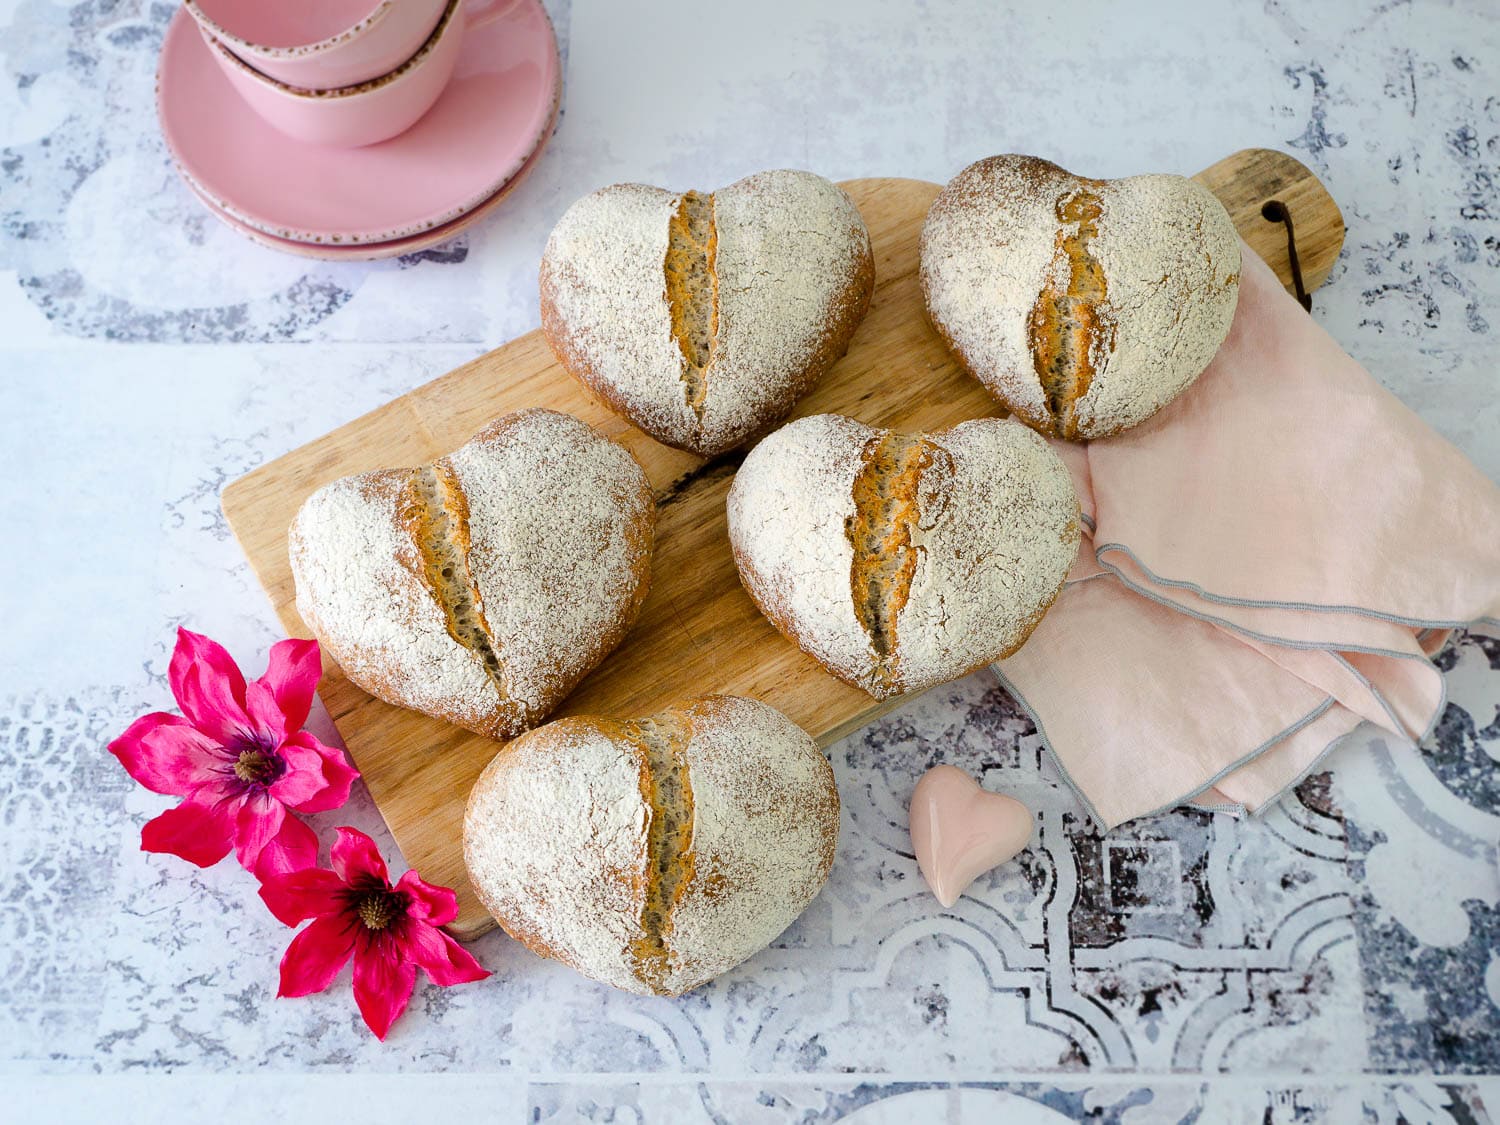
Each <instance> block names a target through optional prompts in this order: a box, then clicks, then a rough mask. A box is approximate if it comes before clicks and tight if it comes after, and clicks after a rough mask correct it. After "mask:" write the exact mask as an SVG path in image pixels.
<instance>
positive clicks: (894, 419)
mask: <svg viewBox="0 0 1500 1125" xmlns="http://www.w3.org/2000/svg"><path fill="white" fill-rule="evenodd" d="M1198 178H1199V179H1201V180H1202V181H1203V182H1204V183H1205V184H1206V185H1207V186H1209V187H1210V188H1212V189H1213V190H1214V192H1215V193H1216V194H1217V195H1218V196H1219V197H1220V198H1221V199H1222V200H1223V201H1224V203H1225V205H1226V206H1227V207H1228V209H1229V213H1230V216H1231V217H1232V218H1233V219H1234V222H1235V226H1236V227H1237V228H1238V229H1239V231H1240V233H1241V235H1243V236H1244V238H1245V240H1246V241H1247V242H1249V243H1250V245H1251V246H1253V247H1254V248H1255V249H1256V251H1257V252H1258V253H1260V254H1261V255H1262V256H1263V257H1264V258H1265V259H1266V260H1267V261H1268V262H1269V263H1271V265H1272V266H1273V267H1274V268H1275V269H1276V271H1277V273H1278V274H1279V275H1280V276H1281V278H1282V280H1283V282H1284V283H1288V284H1289V273H1288V270H1287V258H1286V234H1285V228H1284V227H1282V226H1281V225H1279V224H1273V223H1271V222H1268V221H1267V220H1266V219H1264V218H1263V217H1262V216H1261V207H1262V206H1263V205H1264V204H1265V203H1266V202H1268V201H1270V200H1272V199H1280V200H1282V201H1283V202H1285V203H1286V205H1287V206H1288V207H1289V208H1290V209H1291V210H1292V214H1293V218H1294V221H1295V223H1296V228H1297V234H1298V239H1297V241H1298V249H1299V252H1300V257H1301V261H1302V268H1303V275H1304V278H1305V279H1306V281H1307V284H1308V285H1309V287H1311V286H1312V285H1314V284H1316V283H1318V282H1321V281H1322V280H1323V279H1324V278H1326V277H1327V276H1328V271H1329V269H1331V268H1332V265H1333V262H1334V259H1335V258H1336V257H1337V256H1338V251H1339V247H1340V246H1341V244H1342V242H1343V219H1342V217H1341V216H1340V215H1339V212H1338V208H1337V207H1336V206H1335V205H1334V202H1333V200H1332V198H1330V197H1329V195H1328V193H1327V192H1326V191H1324V190H1323V187H1322V185H1321V184H1320V183H1319V182H1318V181H1317V179H1316V178H1315V177H1314V176H1313V175H1312V173H1311V172H1309V171H1308V170H1307V169H1306V168H1304V167H1303V166H1302V165H1301V164H1299V163H1297V162H1296V161H1295V160H1293V159H1292V158H1291V157H1288V156H1286V155H1284V154H1282V153H1276V152H1270V151H1268V150H1264V149H1257V150H1247V151H1245V152H1241V153H1236V154H1235V155H1234V156H1231V157H1229V158H1227V159H1226V160H1223V161H1220V162H1219V163H1218V164H1215V165H1214V166H1213V167H1212V168H1210V169H1208V170H1207V171H1205V172H1203V173H1202V174H1201V175H1200V176H1199V177H1198ZM844 187H845V188H846V189H847V190H848V191H849V193H850V194H851V195H852V196H853V197H854V201H855V202H856V203H857V204H858V205H859V209H860V211H861V213H862V214H863V215H864V218H865V222H866V223H867V224H868V225H869V228H870V235H871V238H872V240H873V242H874V248H875V276H876V287H875V297H874V300H873V302H872V304H871V306H870V312H869V315H868V317H866V319H865V321H864V323H863V324H862V325H861V326H860V328H859V330H858V332H857V333H856V334H855V337H854V341H853V343H852V345H851V346H850V349H849V354H848V355H847V356H845V357H844V358H843V359H842V360H841V361H840V362H839V363H838V364H837V365H836V366H835V367H834V368H833V370H832V371H831V372H829V374H828V375H827V376H826V377H825V378H824V379H823V381H822V382H821V383H820V384H819V385H818V386H817V387H816V388H815V389H814V390H813V391H812V393H811V394H809V395H808V396H807V397H806V398H804V399H803V400H802V401H801V402H800V403H799V404H798V406H797V409H796V411H795V415H794V416H797V417H801V416H804V415H808V414H819V413H824V412H830V411H832V412H837V413H841V414H848V415H851V416H853V417H855V418H858V419H860V420H861V421H863V422H867V423H869V424H871V425H875V426H894V427H899V428H901V429H904V430H935V429H941V428H943V427H945V426H951V425H954V424H955V423H957V422H961V421H963V420H964V419H966V418H977V417H982V416H993V415H998V414H1000V413H1002V411H1001V410H1000V409H999V407H998V405H997V404H996V402H995V401H994V400H993V399H991V398H990V397H989V395H988V394H986V393H985V391H984V390H983V389H982V388H981V387H980V385H979V383H978V382H976V381H975V380H973V379H971V378H969V377H968V376H966V375H964V374H963V373H962V372H960V371H959V370H958V368H957V366H956V365H955V364H954V362H953V361H952V359H951V358H950V357H949V355H948V354H947V352H946V351H945V350H944V349H943V346H942V344H941V343H940V342H939V340H938V338H937V336H936V335H935V334H934V332H933V331H932V329H931V327H930V326H929V325H928V323H927V319H926V314H925V311H924V309H923V307H922V298H921V291H920V287H919V285H918V281H917V242H918V237H919V235H920V233H921V228H922V220H923V217H924V216H925V215H926V213H927V208H928V206H929V205H930V204H931V202H932V199H933V197H934V196H935V195H936V194H937V192H938V191H939V186H938V185H937V184H930V183H925V182H923V181H920V180H898V179H870V180H853V181H850V182H848V183H846V184H844ZM527 406H548V407H551V408H553V409H555V410H564V411H567V412H569V413H571V414H575V415H577V416H578V417H579V418H582V419H583V420H584V421H586V422H588V423H589V424H590V425H592V426H594V427H596V428H597V429H599V430H600V431H601V432H602V433H604V434H607V435H608V436H610V437H612V438H615V439H616V440H618V441H620V442H621V443H623V444H624V445H625V446H626V447H627V448H629V449H630V451H631V452H632V453H634V454H635V456H636V457H637V458H639V459H640V462H641V464H642V465H644V466H645V469H646V472H647V474H648V475H649V477H650V479H651V482H652V484H653V485H654V486H655V488H656V489H657V495H658V499H659V500H660V503H661V516H660V522H659V525H658V528H657V541H656V554H655V559H654V563H653V582H652V589H651V594H650V596H649V597H648V598H647V600H646V603H645V606H644V607H643V609H642V613H641V618H640V621H639V622H638V623H637V624H636V626H635V628H634V629H633V630H632V631H631V633H630V635H629V636H628V637H627V638H626V639H625V642H624V644H622V645H621V646H620V648H619V649H618V650H616V651H615V653H614V654H613V655H611V656H610V657H609V658H608V659H606V660H605V662H604V663H603V664H601V665H600V666H599V668H597V669H596V670H595V671H594V672H593V673H592V674H591V675H590V676H589V677H588V678H587V679H585V680H584V682H583V684H582V685H580V687H579V688H578V690H577V691H576V692H574V694H573V695H572V696H571V697H569V699H568V700H567V701H566V702H565V704H564V705H563V707H562V708H561V709H560V710H559V712H558V714H559V715H570V714H590V713H592V714H601V715H611V716H617V717H626V716H636V715H645V714H648V713H650V712H652V711H655V710H658V709H660V708H662V707H664V706H666V705H667V704H669V703H672V702H674V701H676V700H679V699H683V698H686V697H688V696H692V695H698V694H702V693H706V692H726V693H730V694H735V695H747V696H752V697H754V698H756V699H761V700H764V701H765V702H767V703H770V704H772V705H773V706H775V707H778V708H780V709H781V710H782V711H784V712H786V713H787V714H788V715H790V716H791V718H792V719H793V720H794V721H795V722H797V723H798V724H800V725H801V726H802V727H804V728H805V729H806V730H808V731H809V732H810V733H811V734H812V735H813V736H814V737H815V738H817V739H818V741H819V743H820V744H822V745H825V746H826V745H828V744H829V743H831V742H834V741H836V740H837V739H839V738H841V737H843V736H844V735H846V734H848V733H849V732H851V731H854V730H857V729H858V728H860V727H861V726H863V725H865V724H866V723H868V722H869V721H870V720H871V719H873V718H875V717H876V716H877V715H879V714H881V713H882V712H883V711H886V710H889V709H890V708H891V707H893V706H895V705H896V703H898V702H900V701H899V700H893V701H889V702H887V703H885V704H879V703H876V702H875V701H874V700H872V699H871V698H870V697H869V696H867V695H865V694H864V693H863V692H861V691H858V690H857V689H855V688H851V687H849V686H847V685H845V684H843V683H841V682H840V681H838V680H836V679H834V678H833V677H832V676H830V675H829V674H828V673H826V672H824V671H823V670H822V669H821V668H820V667H818V665H817V664H816V663H814V662H813V660H812V659H811V658H809V657H807V656H804V655H803V654H802V653H801V652H800V651H799V650H798V649H796V648H795V647H793V646H792V645H791V644H789V643H788V642H786V641H785V640H783V639H782V637H781V636H780V634H778V633H777V632H776V631H775V630H774V629H773V628H772V627H771V625H770V624H769V623H768V622H767V621H766V620H765V619H764V618H763V617H762V616H761V615H760V614H759V613H758V612H757V611H756V609H755V606H754V605H753V604H752V603H751V601H750V599H749V598H748V597H747V596H746V595H745V593H744V591H743V590H742V589H741V587H740V583H739V578H738V576H737V574H736V573H735V568H734V560H733V558H732V556H731V554H730V550H729V541H728V536H727V533H726V530H725V517H724V500H725V495H726V493H727V492H728V489H729V484H730V480H731V479H732V476H733V471H734V465H735V464H736V460H735V458H733V457H725V458H721V459H718V460H716V461H712V462H707V463H705V462H702V461H700V460H699V459H698V458H695V457H693V456H691V455H689V454H686V453H682V452H679V451H677V450H674V449H668V448H667V447H665V446H663V445H659V444H657V443H656V442H655V441H653V440H651V439H650V438H648V437H646V436H645V435H644V434H642V433H641V432H640V431H639V430H636V429H635V428H634V427H633V426H631V425H630V424H629V423H627V422H625V421H624V420H623V419H621V418H619V417H617V416H616V415H614V414H612V413H611V412H610V411H608V410H607V409H606V408H605V407H604V406H603V405H602V404H601V403H599V402H598V401H597V400H595V399H594V398H593V397H591V396H590V395H589V394H588V393H587V392H586V391H585V390H584V389H583V388H582V387H581V386H580V385H579V384H578V383H576V382H574V380H573V379H571V378H570V377H569V376H568V375H567V373H566V372H564V371H563V370H562V368H561V367H559V366H558V365H557V363H556V362H555V361H554V359H553V357H552V353H551V351H550V350H549V349H548V347H547V343H546V341H545V340H544V339H543V338H542V335H541V333H540V332H532V333H530V334H529V335H526V336H522V337H521V338H520V339H517V340H514V341H512V342H511V343H509V344H506V345H505V346H504V347H501V348H498V349H496V350H495V351H492V352H490V353H489V354H487V355H484V356H481V357H479V358H478V359H476V360H474V361H473V362H472V363H469V364H466V365H464V366H463V367H460V368H459V369H457V370H456V371H452V372H450V373H449V374H447V375H444V376H442V377H441V378H439V379H435V380H433V381H432V382H431V383H428V384H426V385H425V386H423V387H419V388H418V389H417V390H415V391H412V392H411V393H410V394H407V395H404V396H402V397H401V398H399V399H396V400H395V401H393V402H390V403H387V404H386V405H385V406H382V407H380V408H379V409H377V410H374V411H372V412H370V413H369V414H366V415H365V416H364V417H362V418H358V419H356V420H354V421H353V422H350V423H349V424H348V425H345V426H342V427H340V428H339V429H337V430H335V431H334V432H333V433H331V434H328V435H326V436H325V437H322V438H319V439H318V440H317V441H314V442H311V443H309V444H307V445H305V446H302V447H301V448H300V449H296V450H293V451H292V452H291V453H288V454H287V455H286V456H284V457H281V458H279V459H277V460H275V461H272V462H271V463H269V464H267V465H265V466H263V467H261V468H259V469H257V470H255V471H254V472H252V473H250V474H249V475H247V476H245V477H242V478H241V479H239V480H237V481H235V482H233V483H232V484H230V485H229V486H228V487H226V488H225V489H224V494H223V506H224V513H225V515H226V516H227V518H228V520H229V524H230V526H231V527H232V528H233V529H234V533H235V535H236V536H237V537H238V539H239V541H240V545H241V546H242V547H243V548H244V550H245V554H246V555H247V556H248V557H249V560H250V564H251V566H252V568H253V569H254V571H255V573H256V575H257V577H258V578H259V579H260V581H261V583H262V585H264V586H265V588H266V591H267V593H268V594H269V595H270V597H271V601H272V603H273V604H274V605H275V608H276V612H277V614H278V615H279V616H280V618H281V621H282V623H283V624H284V625H285V627H286V630H287V632H288V633H289V634H291V635H293V636H307V635H309V633H308V630H307V628H306V626H305V625H304V624H303V622H302V621H301V619H300V618H299V617H298V616H297V610H296V607H295V606H294V604H293V599H294V592H293V587H292V576H291V570H290V566H289V563H288V560H287V547H286V531H287V527H288V525H289V524H290V523H291V521H292V517H293V516H294V515H295V514H296V511H297V509H298V508H299V507H300V506H301V504H302V501H303V500H304V499H306V497H307V496H308V495H309V494H310V493H311V492H313V491H314V490H315V489H317V488H319V487H320V486H322V485H324V484H326V483H327V482H329V481H331V480H334V479H336V478H338V477H341V476H347V475H349V474H351V473H359V472H364V471H367V470H370V469H379V468H387V467H392V466H409V465H417V464H420V463H421V462H423V461H427V460H431V459H432V458H434V457H437V456H439V455H441V454H443V453H446V452H448V451H449V450H452V449H454V448H456V447H457V446H459V445H461V444H463V443H464V442H465V441H467V440H468V438H469V436H470V435H471V434H473V433H474V432H475V431H476V430H478V429H479V428H480V427H481V426H483V425H484V424H485V423H486V422H488V421H489V420H490V419H491V418H493V417H495V416H496V415H499V414H503V413H506V412H507V411H511V410H517V409H520V408H522V407H527ZM325 671H326V676H325V678H324V680H323V683H322V686H321V688H320V693H321V695H322V698H323V701H324V703H325V704H326V705H327V707H328V710H329V712H330V713H331V714H332V716H333V719H334V722H335V723H336V724H337V725H338V728H339V731H340V733H341V734H342V735H343V737H344V740H345V742H346V743H347V745H348V748H349V752H350V754H351V755H352V756H353V758H354V761H355V763H356V765H358V766H359V768H360V770H361V772H362V773H363V774H364V778H365V782H366V784H367V785H368V786H369V788H370V792H371V794H372V795H373V796H374V798H375V802H376V804H377V805H378V806H379V808H380V811H381V814H382V815H383V816H384V817H385V820H386V823H387V824H388V825H389V826H390V829H391V832H392V834H393V835H394V836H395V838H396V843H397V844H398V845H399V846H400V848H401V851H402V853H403V855H404V856H405V858H406V861H407V862H408V863H409V864H410V865H411V866H413V867H415V868H417V869H419V870H420V871H421V872H422V875H423V877H424V878H426V879H429V880H431V881H433V882H436V883H440V884H444V885H447V886H451V887H453V888H455V889H456V890H457V892H458V897H459V904H460V913H459V916H458V920H457V921H456V922H455V923H454V924H453V925H452V926H451V927H450V929H451V930H452V932H453V933H454V934H455V935H456V936H458V937H460V938H464V939H469V938H474V937H477V936H478V935H479V934H481V933H483V932H485V931H486V930H487V929H489V928H490V927H491V926H492V925H493V922H492V921H491V919H490V918H489V917H488V916H487V915H486V914H485V912H484V909H483V907H481V906H480V905H479V902H478V900H477V899H476V898H475V896H474V894H473V892H472V890H471V888H470V886H469V881H468V877H467V876H466V874H465V872H464V867H463V858H462V854H461V842H460V825H461V822H462V816H463V807H464V801H465V798H466V797H467V795H468V792H469V789H470V787H471V786H472V784H473V782H474V780H475V778H476V777H478V775H479V772H480V770H482V769H483V768H484V766H485V764H486V763H487V762H488V761H489V760H490V758H491V757H493V756H494V754H495V753H496V751H497V750H498V748H499V747H498V744H497V743H494V742H491V741H489V740H487V739H484V738H481V737H479V736H477V735H474V734H470V733H469V732H467V731H464V730H460V729H459V728H457V727H453V726H449V725H447V724H446V723H443V722H441V721H439V720H436V719H430V718H428V717H426V716H425V715H419V714H417V713H416V712H413V711H404V710H402V709H400V708H397V707H392V706H390V705H389V704H386V703H382V702H380V701H379V700H377V699H373V698H371V697H370V696H368V695H366V694H365V693H364V692H363V691H361V690H360V689H359V688H357V687H355V686H354V685H353V684H351V683H349V682H348V681H347V680H346V679H344V677H343V675H342V674H341V673H340V671H339V669H338V667H337V666H335V665H333V664H331V663H330V664H328V665H327V666H326V668H325Z"/></svg>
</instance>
